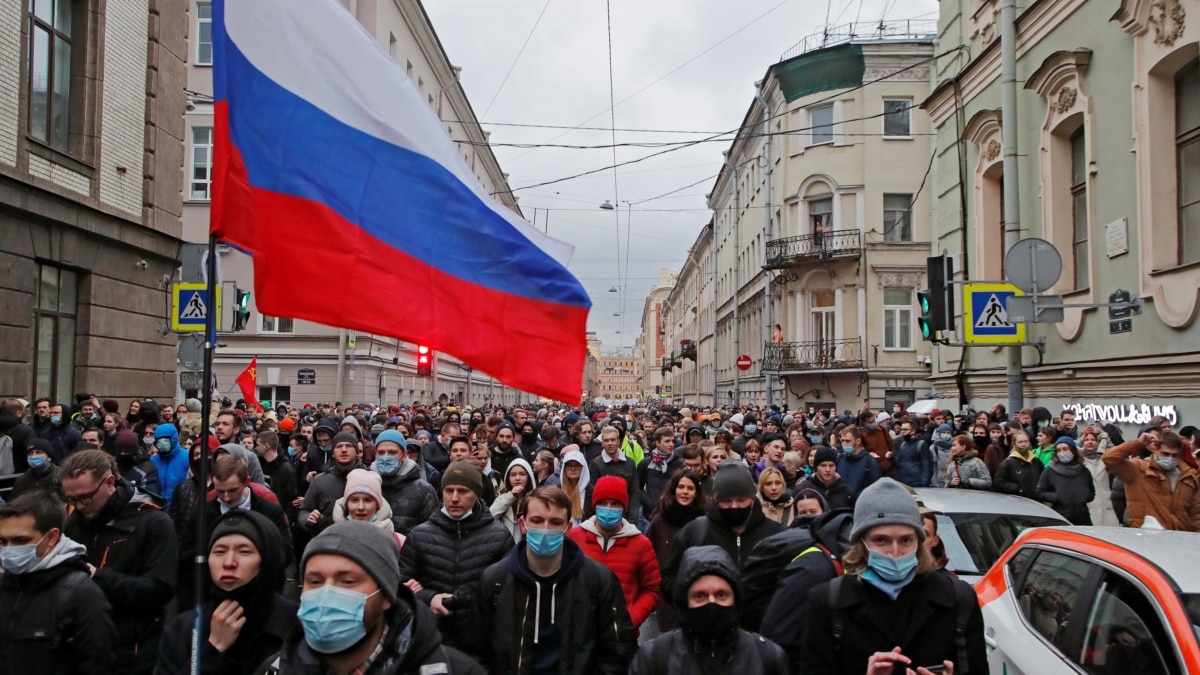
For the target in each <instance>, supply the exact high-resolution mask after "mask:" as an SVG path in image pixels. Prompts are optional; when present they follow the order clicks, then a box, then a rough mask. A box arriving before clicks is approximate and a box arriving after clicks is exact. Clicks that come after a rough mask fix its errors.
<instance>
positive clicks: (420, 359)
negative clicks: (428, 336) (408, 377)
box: [417, 345, 433, 377]
mask: <svg viewBox="0 0 1200 675" xmlns="http://www.w3.org/2000/svg"><path fill="white" fill-rule="evenodd" d="M430 356H432V352H430V350H429V347H427V346H425V345H417V375H420V376H422V377H428V376H430V375H432V374H433V359H431V358H430Z"/></svg>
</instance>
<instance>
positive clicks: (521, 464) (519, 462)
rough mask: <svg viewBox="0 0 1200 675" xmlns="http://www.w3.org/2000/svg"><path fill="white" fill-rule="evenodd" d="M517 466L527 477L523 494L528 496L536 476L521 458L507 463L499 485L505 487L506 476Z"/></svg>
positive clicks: (535, 483) (534, 485)
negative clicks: (526, 484) (526, 485)
mask: <svg viewBox="0 0 1200 675" xmlns="http://www.w3.org/2000/svg"><path fill="white" fill-rule="evenodd" d="M518 466H519V467H521V468H522V469H525V473H526V475H528V476H529V487H527V488H525V494H529V493H530V492H533V490H534V488H536V487H537V476H536V475H535V474H534V473H533V467H532V466H530V465H529V462H527V461H525V459H524V458H523V457H518V458H516V459H514V460H513V461H512V462H510V463H509V465H508V468H507V469H505V470H504V480H502V481H500V484H501V485H504V486H507V485H508V474H509V473H510V472H512V470H513V467H518ZM580 478H581V479H582V478H583V477H582V476H580Z"/></svg>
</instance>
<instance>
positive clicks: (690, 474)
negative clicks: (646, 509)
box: [658, 468, 706, 513]
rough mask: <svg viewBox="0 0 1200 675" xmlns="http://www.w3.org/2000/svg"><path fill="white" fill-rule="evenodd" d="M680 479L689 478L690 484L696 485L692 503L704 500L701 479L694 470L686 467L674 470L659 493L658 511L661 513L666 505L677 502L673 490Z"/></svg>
mask: <svg viewBox="0 0 1200 675" xmlns="http://www.w3.org/2000/svg"><path fill="white" fill-rule="evenodd" d="M682 480H690V481H692V485H694V486H696V497H695V498H694V499H692V503H693V504H704V500H705V499H706V498H705V496H704V481H703V479H702V478H701V477H700V476H699V475H698V474H697V473H696V472H695V471H692V470H691V469H688V468H683V469H680V470H678V471H676V472H675V473H674V475H672V476H671V480H669V481H667V487H665V488H664V489H663V491H662V495H660V496H659V498H658V512H659V513H662V512H663V511H665V510H666V509H667V508H668V507H670V506H674V505H676V504H677V503H678V502H676V501H675V490H676V488H678V487H679V482H680V481H682Z"/></svg>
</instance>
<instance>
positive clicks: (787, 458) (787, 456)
mask: <svg viewBox="0 0 1200 675" xmlns="http://www.w3.org/2000/svg"><path fill="white" fill-rule="evenodd" d="M783 465H784V466H786V467H787V470H788V471H790V472H792V473H796V472H797V471H799V470H800V469H803V468H804V458H803V457H802V456H801V455H800V453H798V452H796V451H795V450H788V451H787V452H785V453H783Z"/></svg>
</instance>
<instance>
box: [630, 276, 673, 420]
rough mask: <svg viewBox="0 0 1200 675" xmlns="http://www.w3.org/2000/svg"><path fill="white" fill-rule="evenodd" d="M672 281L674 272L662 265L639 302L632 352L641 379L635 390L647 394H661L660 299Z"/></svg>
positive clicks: (661, 332) (662, 347) (669, 290)
mask: <svg viewBox="0 0 1200 675" xmlns="http://www.w3.org/2000/svg"><path fill="white" fill-rule="evenodd" d="M674 285H675V274H673V273H672V272H670V271H669V270H667V268H665V267H664V268H662V269H660V270H659V271H658V283H657V285H656V286H655V287H654V290H652V291H650V294H649V295H647V296H646V301H645V302H644V303H643V304H642V322H641V325H642V334H641V335H640V336H638V339H637V341H636V343H635V345H634V353H635V354H637V355H638V356H639V357H640V358H641V360H642V364H641V366H640V370H641V373H642V378H641V381H640V382H638V387H637V388H638V390H640V391H643V392H645V394H646V395H647V396H659V397H661V396H662V385H663V382H664V380H663V373H662V369H661V368H660V367H659V366H660V365H661V364H662V358H663V356H665V355H666V346H665V345H666V343H665V342H664V341H663V335H664V333H663V321H662V307H663V301H664V300H666V298H667V295H668V294H669V293H670V292H671V289H672V288H674Z"/></svg>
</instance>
